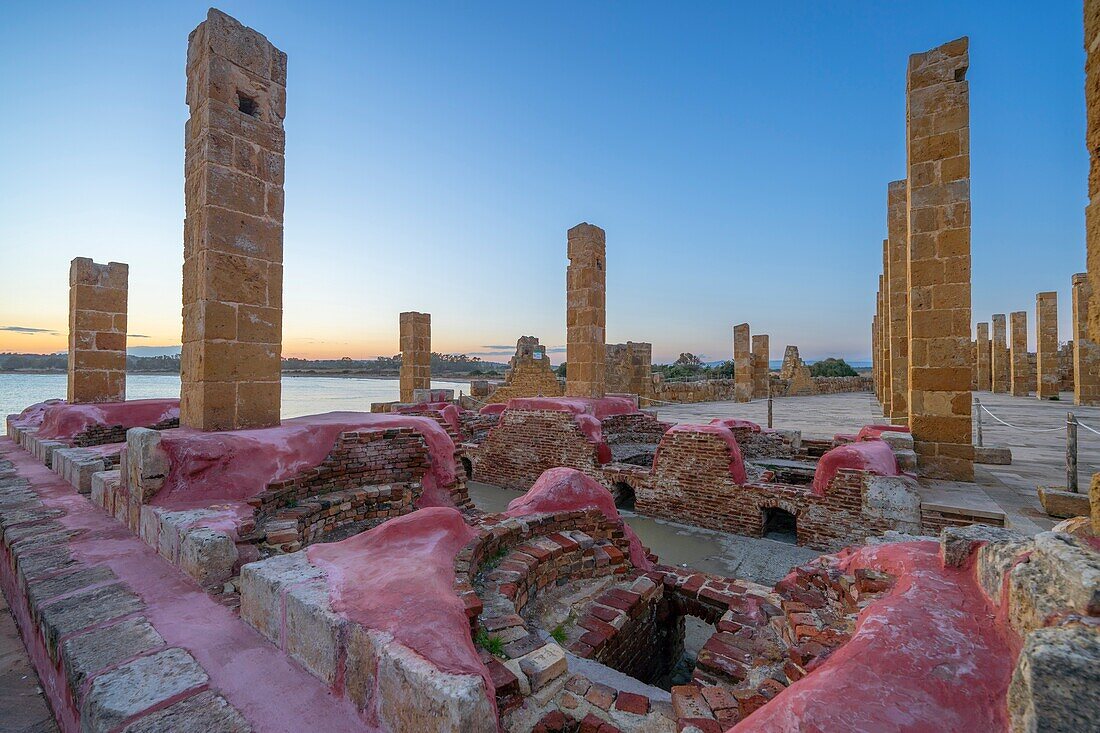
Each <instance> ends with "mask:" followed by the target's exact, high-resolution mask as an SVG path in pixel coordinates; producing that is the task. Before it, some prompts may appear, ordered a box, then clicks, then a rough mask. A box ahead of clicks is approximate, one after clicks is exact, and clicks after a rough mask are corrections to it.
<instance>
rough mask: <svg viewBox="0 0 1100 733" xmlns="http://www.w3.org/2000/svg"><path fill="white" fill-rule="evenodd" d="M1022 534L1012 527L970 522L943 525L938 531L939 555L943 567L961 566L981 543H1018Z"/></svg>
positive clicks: (1021, 538) (1022, 537)
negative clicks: (952, 525) (941, 529)
mask: <svg viewBox="0 0 1100 733" xmlns="http://www.w3.org/2000/svg"><path fill="white" fill-rule="evenodd" d="M1023 539H1024V536H1023V535H1022V534H1020V533H1019V532H1017V531H1015V530H1012V529H1005V528H1004V527H991V526H990V525H988V524H971V525H968V526H966V527H945V528H944V529H943V531H942V532H941V533H940V556H941V558H942V559H943V565H944V567H949V568H958V567H962V566H963V565H964V564H965V563H966V560H967V559H968V558H969V557H970V556H971V555H972V554H973V553H974V552H975V551H976V550H977V549H978V548H979V547H981V546H982V545H985V544H988V543H991V542H992V543H1001V544H1004V543H1014V544H1015V543H1019V542H1022V541H1023Z"/></svg>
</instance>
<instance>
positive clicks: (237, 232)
mask: <svg viewBox="0 0 1100 733" xmlns="http://www.w3.org/2000/svg"><path fill="white" fill-rule="evenodd" d="M187 105H188V107H190V110H191V117H190V119H188V121H187V126H186V139H187V151H186V158H185V164H184V169H185V172H186V182H185V194H186V211H187V218H186V220H185V222H184V248H183V354H182V357H181V361H180V379H181V382H182V389H181V392H180V424H181V425H184V426H187V427H192V428H197V429H199V430H235V429H239V428H255V427H266V426H270V425H278V424H279V401H280V383H279V378H280V373H281V356H282V327H283V147H284V134H283V117H284V116H285V115H286V54H285V53H283V52H282V51H280V50H279V49H277V48H275V47H274V46H273V45H271V44H270V43H269V42H268V40H267V39H266V38H264V37H263V36H262V35H261V34H260V33H257V32H256V31H254V30H252V29H251V28H246V27H244V26H243V25H241V24H240V23H238V22H237V21H236V20H234V19H233V18H230V17H229V16H228V15H226V14H225V13H222V12H220V11H218V10H214V9H211V10H210V12H209V14H208V15H207V17H206V21H205V22H203V23H201V24H199V27H198V28H196V29H195V30H194V31H193V32H192V33H191V37H190V39H189V40H188V46H187Z"/></svg>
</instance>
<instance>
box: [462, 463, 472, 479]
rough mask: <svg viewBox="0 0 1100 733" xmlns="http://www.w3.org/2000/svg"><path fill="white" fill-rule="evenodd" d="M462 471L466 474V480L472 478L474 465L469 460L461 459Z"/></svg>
mask: <svg viewBox="0 0 1100 733" xmlns="http://www.w3.org/2000/svg"><path fill="white" fill-rule="evenodd" d="M462 470H463V472H464V473H465V474H466V479H467V480H469V479H472V478H473V477H474V464H473V462H472V461H471V460H470V459H469V458H463V459H462Z"/></svg>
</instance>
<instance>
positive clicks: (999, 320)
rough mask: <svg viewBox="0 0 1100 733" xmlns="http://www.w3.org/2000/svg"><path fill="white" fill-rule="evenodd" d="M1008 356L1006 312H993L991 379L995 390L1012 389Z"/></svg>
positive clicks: (1005, 390)
mask: <svg viewBox="0 0 1100 733" xmlns="http://www.w3.org/2000/svg"><path fill="white" fill-rule="evenodd" d="M1010 361H1011V360H1010V359H1009V356H1008V320H1007V317H1006V316H1005V314H1004V313H994V314H993V343H992V344H991V346H990V375H989V376H990V381H991V382H992V385H993V386H992V391H993V392H1008V391H1009V390H1010V380H1009V375H1010V373H1011V371H1012V369H1011V367H1010V366H1009V363H1010Z"/></svg>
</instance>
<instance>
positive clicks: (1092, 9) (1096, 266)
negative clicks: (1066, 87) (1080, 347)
mask: <svg viewBox="0 0 1100 733" xmlns="http://www.w3.org/2000/svg"><path fill="white" fill-rule="evenodd" d="M1085 149H1086V150H1088V153H1089V178H1088V187H1089V203H1088V206H1087V207H1086V208H1085V246H1086V249H1087V255H1088V278H1089V286H1090V288H1091V292H1093V293H1100V2H1098V1H1097V0H1085ZM1088 323H1089V333H1090V334H1091V336H1092V340H1093V341H1094V342H1095V343H1100V308H1098V307H1093V308H1090V309H1089V315H1088Z"/></svg>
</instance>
